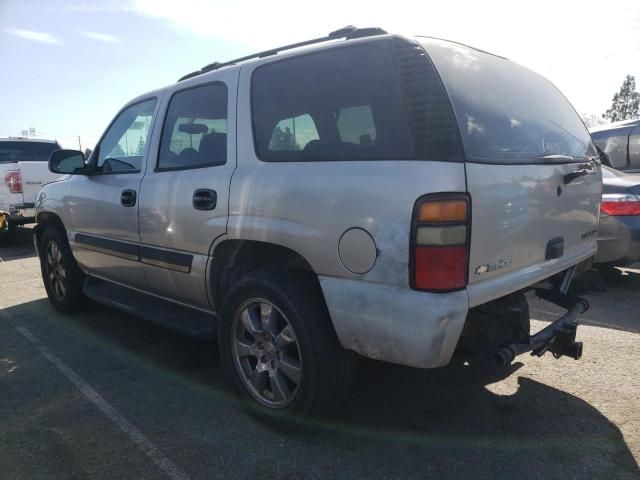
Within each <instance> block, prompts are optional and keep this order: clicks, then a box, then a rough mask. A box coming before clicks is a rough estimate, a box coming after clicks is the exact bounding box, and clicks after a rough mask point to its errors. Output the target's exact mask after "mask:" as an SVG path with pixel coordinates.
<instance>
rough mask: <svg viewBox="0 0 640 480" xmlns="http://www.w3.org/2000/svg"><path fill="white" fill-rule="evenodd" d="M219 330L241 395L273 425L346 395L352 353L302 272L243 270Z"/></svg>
mask: <svg viewBox="0 0 640 480" xmlns="http://www.w3.org/2000/svg"><path fill="white" fill-rule="evenodd" d="M218 333H219V336H218V342H219V345H220V354H221V357H222V365H223V368H224V369H225V371H226V373H227V375H228V376H229V377H231V380H232V381H233V384H234V386H235V387H236V390H237V391H238V393H239V395H240V398H241V400H243V403H244V405H245V406H246V407H248V410H249V412H250V413H254V414H257V416H259V417H260V418H261V419H262V420H268V421H270V423H272V425H273V426H276V427H284V428H287V427H288V426H291V425H292V424H298V423H299V422H300V421H301V420H303V419H304V418H305V417H309V416H317V415H322V414H326V413H329V412H330V411H332V410H334V409H335V408H336V407H337V406H338V405H339V404H340V403H341V401H342V400H343V399H344V397H345V396H346V394H347V392H348V389H349V386H350V383H351V380H352V378H353V370H354V368H353V367H354V358H353V354H351V353H350V352H347V351H345V350H344V349H342V347H341V346H340V344H339V342H338V339H337V337H336V334H335V332H334V330H333V327H332V325H331V320H330V318H329V314H328V312H327V309H326V306H325V304H324V301H323V299H322V297H321V294H320V292H319V287H318V285H317V281H316V282H315V283H314V279H313V278H311V277H310V276H309V275H308V274H304V273H301V274H295V273H290V272H281V271H260V272H254V273H251V274H249V275H247V276H246V277H245V278H244V279H242V280H240V282H239V283H238V284H237V285H236V286H235V287H234V288H233V289H232V290H231V291H230V292H229V294H228V295H227V296H226V298H225V301H224V304H223V307H222V311H221V318H220V323H219V332H218ZM285 419H286V421H285ZM273 421H275V422H276V423H275V424H274V423H273Z"/></svg>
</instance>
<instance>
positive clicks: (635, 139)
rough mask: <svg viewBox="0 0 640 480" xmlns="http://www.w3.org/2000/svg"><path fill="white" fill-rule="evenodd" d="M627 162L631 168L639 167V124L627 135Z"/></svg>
mask: <svg viewBox="0 0 640 480" xmlns="http://www.w3.org/2000/svg"><path fill="white" fill-rule="evenodd" d="M629 163H630V166H631V168H634V169H640V125H638V126H637V127H636V128H635V130H634V131H633V133H632V134H631V135H630V136H629Z"/></svg>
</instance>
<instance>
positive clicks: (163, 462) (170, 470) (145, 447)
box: [16, 327, 189, 480]
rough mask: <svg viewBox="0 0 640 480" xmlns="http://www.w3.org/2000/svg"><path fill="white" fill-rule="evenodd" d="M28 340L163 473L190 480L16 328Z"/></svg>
mask: <svg viewBox="0 0 640 480" xmlns="http://www.w3.org/2000/svg"><path fill="white" fill-rule="evenodd" d="M16 329H17V330H18V332H20V333H21V334H22V335H23V336H24V337H25V338H26V339H27V340H29V341H30V342H31V343H33V344H34V345H35V347H36V348H37V349H38V350H39V351H40V353H41V354H42V355H43V356H44V357H45V358H46V359H47V360H49V361H50V362H51V363H53V364H54V365H55V366H56V368H57V369H58V370H60V371H61V372H62V374H63V375H64V376H65V377H67V379H68V380H69V381H70V382H71V383H73V384H74V385H75V386H76V387H78V389H79V390H80V391H81V392H82V393H83V394H84V395H85V396H86V397H87V398H88V399H89V400H91V401H92V402H93V403H94V404H95V405H96V406H97V407H98V408H99V409H100V411H101V412H102V413H104V414H105V415H106V416H107V417H108V418H109V419H110V420H111V421H112V422H113V423H115V424H116V425H117V426H118V427H119V428H120V430H122V431H123V432H124V433H126V434H127V435H128V436H129V438H130V439H131V440H133V442H134V443H135V444H136V445H138V447H139V448H140V449H141V450H142V451H143V452H144V453H146V454H147V455H148V456H149V457H150V458H151V460H153V461H154V463H155V464H156V465H158V467H160V469H161V470H162V471H164V472H165V473H166V474H167V475H168V476H169V477H170V478H172V479H173V480H188V478H189V476H188V475H187V474H186V473H184V472H183V471H182V470H180V468H178V466H176V465H175V464H174V463H173V462H172V461H171V460H169V459H168V458H167V457H165V456H164V455H163V454H162V452H161V451H160V450H159V449H158V448H157V447H156V446H155V445H154V444H153V443H151V442H150V441H149V440H148V439H147V437H145V436H144V435H143V434H142V432H140V430H138V429H137V428H136V427H135V426H133V425H132V424H131V423H129V421H128V420H127V419H126V418H124V417H123V416H122V415H120V413H119V412H118V411H117V410H116V409H115V408H113V407H112V406H111V405H109V403H107V401H106V400H105V399H104V398H102V397H101V396H100V394H99V393H98V392H96V391H95V390H94V389H93V388H92V387H91V385H89V384H88V383H87V382H85V381H84V380H83V379H82V378H80V376H79V375H78V374H77V373H76V372H74V371H73V370H72V369H71V367H69V366H68V365H67V364H66V363H64V362H63V361H62V360H60V358H58V357H57V356H56V355H55V354H53V353H52V352H51V350H49V349H48V348H47V347H46V346H45V345H44V344H42V342H40V340H38V338H37V337H36V336H35V335H34V334H33V333H31V331H30V330H29V329H28V328H25V327H16Z"/></svg>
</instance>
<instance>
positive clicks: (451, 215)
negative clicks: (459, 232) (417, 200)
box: [418, 200, 467, 222]
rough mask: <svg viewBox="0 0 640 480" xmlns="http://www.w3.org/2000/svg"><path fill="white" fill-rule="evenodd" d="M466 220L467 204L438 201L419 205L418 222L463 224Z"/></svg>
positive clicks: (461, 201)
mask: <svg viewBox="0 0 640 480" xmlns="http://www.w3.org/2000/svg"><path fill="white" fill-rule="evenodd" d="M466 220H467V202H465V201H464V200H439V201H433V202H425V203H423V204H422V205H420V211H419V212H418V221H419V222H464V221H466Z"/></svg>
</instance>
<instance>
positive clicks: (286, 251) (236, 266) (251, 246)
mask: <svg viewBox="0 0 640 480" xmlns="http://www.w3.org/2000/svg"><path fill="white" fill-rule="evenodd" d="M270 268H277V269H284V270H297V271H307V272H310V273H311V274H313V276H314V278H315V279H316V282H317V281H318V280H317V276H316V274H315V272H314V271H313V268H312V267H311V265H309V262H307V261H306V260H305V258H304V257H303V256H302V255H300V254H299V253H297V252H295V251H293V250H291V249H290V248H286V247H283V246H280V245H275V244H273V243H266V242H258V241H253V240H225V241H224V242H222V243H221V244H220V245H218V247H216V249H215V250H214V253H213V258H212V261H211V266H210V268H209V275H210V278H211V294H212V296H213V302H214V304H215V305H216V306H218V307H219V306H220V305H221V303H222V299H223V298H224V296H225V294H226V292H227V291H229V289H230V288H231V287H233V285H234V284H235V283H236V282H237V281H238V280H240V279H241V278H242V277H243V276H244V275H246V274H247V273H250V272H254V271H256V270H264V269H270ZM318 288H320V283H319V282H318Z"/></svg>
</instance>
